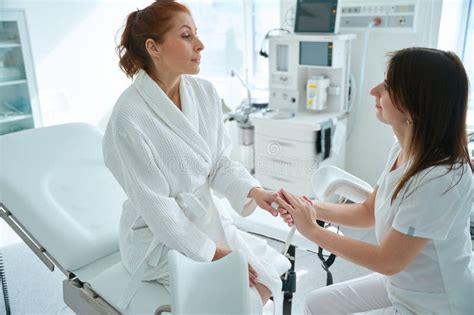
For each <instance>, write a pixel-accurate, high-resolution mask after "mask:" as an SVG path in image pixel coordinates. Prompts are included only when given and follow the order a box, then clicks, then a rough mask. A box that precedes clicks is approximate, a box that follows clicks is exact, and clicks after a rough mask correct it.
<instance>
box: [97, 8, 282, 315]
mask: <svg viewBox="0 0 474 315" xmlns="http://www.w3.org/2000/svg"><path fill="white" fill-rule="evenodd" d="M196 32H197V29H196V26H195V24H194V21H193V18H192V16H191V13H190V12H189V10H188V8H187V7H185V6H184V5H182V4H179V3H177V2H175V1H173V0H157V1H155V2H154V3H153V4H151V5H150V6H148V7H146V8H145V9H142V10H137V11H135V12H132V13H131V14H130V15H129V16H128V18H127V21H126V25H125V29H124V31H123V34H122V37H121V43H120V45H119V46H118V52H119V56H120V66H121V68H122V70H123V71H124V72H125V73H126V74H127V76H129V77H130V78H133V79H134V82H133V83H132V85H131V86H130V87H129V88H128V89H126V90H125V91H124V92H123V93H122V95H121V96H120V98H119V99H118V101H117V103H116V105H115V107H114V110H113V113H112V116H111V118H110V121H109V123H108V126H107V130H106V132H105V135H104V141H103V152H104V159H105V163H106V165H107V167H108V168H109V169H110V171H111V172H112V173H113V174H114V176H115V178H116V179H117V180H118V182H119V183H120V185H121V186H122V188H123V189H124V191H125V192H126V194H127V197H128V199H127V200H126V201H125V202H124V204H123V211H122V216H121V221H120V229H119V235H120V238H119V241H120V253H121V257H122V262H123V264H124V266H125V268H126V269H127V270H128V271H129V272H130V273H131V274H132V275H133V276H132V280H131V282H130V283H129V285H128V286H127V290H126V291H125V292H124V293H123V295H122V297H121V300H120V307H121V308H126V307H127V305H128V304H129V302H130V300H131V298H132V297H133V294H134V293H135V292H136V290H137V287H138V284H139V283H140V281H152V280H157V281H158V282H160V283H161V284H163V285H165V286H168V285H169V269H168V262H167V253H168V251H169V249H176V250H178V251H179V252H181V253H183V254H185V255H186V256H188V257H190V258H191V259H194V260H196V261H203V262H210V261H213V260H217V259H220V258H222V257H224V256H226V255H227V254H229V253H230V252H231V251H233V250H241V251H242V252H243V253H244V254H245V256H246V258H247V260H248V262H249V280H250V284H251V288H250V290H251V299H252V300H253V302H252V303H253V304H252V305H253V310H254V311H253V312H254V313H259V312H261V310H262V305H263V304H265V302H266V301H267V300H268V299H269V297H270V296H271V295H274V297H275V299H276V300H278V298H279V297H280V295H281V280H280V278H279V276H280V275H281V274H282V273H283V272H285V271H286V270H287V269H288V268H289V267H290V264H289V262H288V260H287V259H286V258H285V257H284V256H283V255H281V254H279V253H278V252H277V251H275V250H274V249H272V248H270V247H269V246H268V245H267V244H266V242H265V241H263V240H261V239H258V238H256V237H254V236H251V235H249V234H247V233H243V232H241V231H239V230H237V229H236V227H235V226H234V225H232V222H231V220H230V219H229V217H228V216H226V215H225V211H223V210H224V209H223V207H225V205H224V204H223V203H219V202H218V201H217V200H216V199H215V198H213V195H212V191H216V192H218V193H220V194H221V195H222V196H224V197H226V198H227V200H228V201H229V203H230V204H231V206H232V208H233V209H235V211H237V212H238V213H239V214H241V215H242V216H247V215H249V214H251V213H252V211H254V209H255V208H256V206H257V205H259V206H260V207H261V208H263V209H266V210H268V211H269V212H272V214H274V215H277V212H276V211H275V210H274V209H272V208H271V207H270V205H271V203H272V202H273V201H274V199H275V197H276V195H277V193H275V192H269V191H265V190H263V189H262V188H260V185H259V184H258V182H257V181H256V180H255V179H254V178H253V177H252V176H251V175H250V174H249V173H248V172H247V171H246V170H245V169H244V167H243V166H242V165H241V164H239V163H236V162H233V161H231V160H230V159H229V158H228V157H227V154H226V152H228V141H227V140H228V139H227V138H226V137H225V132H224V126H223V118H222V108H221V102H220V98H219V96H218V95H217V92H216V90H215V89H214V87H213V86H212V84H211V83H210V82H208V81H205V80H203V79H199V78H196V77H192V76H189V75H190V74H197V73H198V72H199V65H200V60H201V52H202V50H203V49H204V45H203V43H202V42H201V41H200V40H199V38H198V36H197V34H196ZM233 211H234V210H233ZM209 303H212V301H209ZM275 305H277V303H276V302H275Z"/></svg>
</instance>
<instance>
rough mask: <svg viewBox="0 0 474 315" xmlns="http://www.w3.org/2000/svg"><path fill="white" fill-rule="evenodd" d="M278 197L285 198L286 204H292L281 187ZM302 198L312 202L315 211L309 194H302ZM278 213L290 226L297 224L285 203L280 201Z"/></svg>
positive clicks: (309, 202) (312, 204)
mask: <svg viewBox="0 0 474 315" xmlns="http://www.w3.org/2000/svg"><path fill="white" fill-rule="evenodd" d="M278 197H279V198H281V200H283V201H284V202H285V203H286V204H290V202H289V201H288V199H287V198H286V197H285V194H284V193H283V189H280V190H279V191H278ZM300 198H302V199H303V200H305V201H306V202H308V204H311V206H312V207H313V208H314V211H316V208H315V207H314V203H313V201H312V200H311V199H309V198H308V197H307V196H301V197H300ZM277 202H278V201H277ZM278 213H279V214H280V217H281V218H282V219H283V221H285V222H286V224H288V226H293V225H294V224H295V222H294V220H293V217H292V216H291V214H290V213H289V212H288V210H286V209H285V207H284V205H283V204H280V203H278Z"/></svg>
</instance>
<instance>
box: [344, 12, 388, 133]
mask: <svg viewBox="0 0 474 315" xmlns="http://www.w3.org/2000/svg"><path fill="white" fill-rule="evenodd" d="M381 23H382V19H381V18H380V17H376V18H374V19H373V20H372V21H371V22H370V23H369V25H367V28H366V29H365V31H364V44H363V47H362V61H361V65H360V74H359V82H357V84H358V85H359V86H358V87H359V88H358V91H357V92H356V99H357V100H356V102H355V104H353V106H351V107H353V108H354V113H353V119H354V120H353V121H352V124H351V127H350V131H349V132H348V133H347V140H349V139H350V137H351V136H352V134H353V132H352V131H353V129H354V126H355V122H356V120H357V109H358V107H360V102H361V96H362V87H363V86H364V84H363V82H364V77H365V62H366V61H367V47H368V45H369V32H370V30H371V29H372V28H373V27H374V26H377V25H380V24H381Z"/></svg>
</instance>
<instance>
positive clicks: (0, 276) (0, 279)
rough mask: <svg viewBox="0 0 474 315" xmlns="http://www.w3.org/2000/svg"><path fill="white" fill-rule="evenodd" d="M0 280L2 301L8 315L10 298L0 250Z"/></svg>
mask: <svg viewBox="0 0 474 315" xmlns="http://www.w3.org/2000/svg"><path fill="white" fill-rule="evenodd" d="M0 282H1V284H2V291H3V301H4V303H5V312H6V315H10V314H11V312H10V300H9V298H8V288H7V278H6V277H5V268H4V266H3V256H2V252H1V251H0Z"/></svg>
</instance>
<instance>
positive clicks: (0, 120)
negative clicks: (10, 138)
mask: <svg viewBox="0 0 474 315" xmlns="http://www.w3.org/2000/svg"><path fill="white" fill-rule="evenodd" d="M32 117H33V116H32V115H31V114H30V115H17V116H6V117H2V116H0V124H3V123H9V122H13V121H20V120H25V119H30V118H32Z"/></svg>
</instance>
